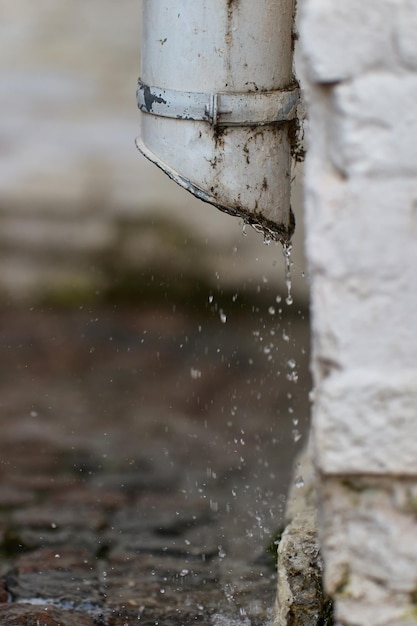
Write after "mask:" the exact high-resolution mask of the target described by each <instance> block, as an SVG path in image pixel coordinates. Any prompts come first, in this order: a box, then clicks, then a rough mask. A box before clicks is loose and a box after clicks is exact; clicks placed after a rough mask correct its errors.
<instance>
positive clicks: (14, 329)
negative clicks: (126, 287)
mask: <svg viewBox="0 0 417 626" xmlns="http://www.w3.org/2000/svg"><path fill="white" fill-rule="evenodd" d="M271 298H272V296H271ZM281 306H282V305H280V304H277V303H276V302H275V300H273V299H272V300H271V301H269V302H268V301H267V300H264V301H263V302H262V303H261V304H258V305H256V306H254V305H252V306H248V307H246V309H245V310H243V311H242V310H241V309H239V307H237V306H235V307H234V308H233V306H232V303H230V307H229V309H227V316H226V313H223V310H224V311H226V308H227V307H226V308H224V309H221V308H219V307H216V306H215V302H214V303H211V304H210V306H207V307H206V310H205V311H204V312H203V313H202V312H201V310H199V311H196V312H194V313H193V312H192V311H191V310H190V309H189V308H187V307H179V306H177V307H175V306H174V307H172V306H167V305H166V304H165V305H164V304H161V303H160V304H158V305H153V306H150V305H148V306H147V307H142V306H140V305H138V304H136V305H135V306H131V307H126V306H125V307H120V306H114V305H111V306H110V305H107V306H104V305H100V306H98V305H97V306H94V307H89V306H84V307H81V308H76V309H72V310H57V309H54V308H50V307H44V308H41V307H34V308H32V307H25V308H20V309H7V310H6V309H5V310H4V311H3V312H1V313H0V324H1V326H0V341H1V343H0V354H1V360H0V368H1V377H0V427H1V438H0V551H1V558H0V624H7V625H8V626H11V625H19V626H20V625H36V626H43V625H58V624H59V625H60V626H72V625H77V626H84V625H93V624H94V625H108V626H122V625H125V624H129V625H130V624H143V625H144V624H146V625H150V624H152V625H155V624H161V625H163V626H170V625H173V626H174V625H175V626H180V625H182V624H183V625H186V626H188V625H189V624H194V623H201V624H205V625H212V626H237V625H242V626H249V625H252V626H256V625H265V624H268V623H269V621H270V620H271V619H272V608H273V603H274V597H275V570H274V563H273V557H272V558H271V553H270V552H269V551H268V546H269V545H270V544H271V542H273V540H274V538H275V537H276V534H277V532H278V531H279V528H280V526H281V524H282V515H283V508H284V504H285V494H286V491H287V489H288V485H289V481H290V476H291V464H292V459H293V457H294V455H295V454H296V453H297V452H298V451H299V449H300V446H301V445H302V443H303V442H304V441H305V432H306V427H307V418H308V400H307V398H308V390H309V387H310V382H309V377H308V354H307V351H308V321H307V319H306V315H305V314H304V313H303V312H300V311H298V309H297V305H296V304H294V305H292V307H287V306H286V305H284V306H283V308H284V311H283V314H279V312H278V309H279V308H280V307H281ZM301 435H302V436H301Z"/></svg>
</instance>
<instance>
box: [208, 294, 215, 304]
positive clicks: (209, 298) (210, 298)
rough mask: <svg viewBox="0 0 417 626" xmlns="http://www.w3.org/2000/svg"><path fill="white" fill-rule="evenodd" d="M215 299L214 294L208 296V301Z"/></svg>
mask: <svg viewBox="0 0 417 626" xmlns="http://www.w3.org/2000/svg"><path fill="white" fill-rule="evenodd" d="M213 300H214V296H212V295H210V296H209V297H208V301H209V302H210V304H211V303H212V302H213Z"/></svg>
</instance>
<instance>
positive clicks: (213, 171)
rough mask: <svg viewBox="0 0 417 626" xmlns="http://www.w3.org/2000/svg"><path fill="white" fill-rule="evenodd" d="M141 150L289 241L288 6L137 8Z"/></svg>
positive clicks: (245, 1)
mask: <svg viewBox="0 0 417 626" xmlns="http://www.w3.org/2000/svg"><path fill="white" fill-rule="evenodd" d="M142 6H143V20H142V24H143V34H142V62H141V65H142V67H141V76H140V79H139V83H138V92H137V94H138V106H139V108H140V110H141V111H142V113H143V114H142V115H141V133H140V138H138V139H137V146H138V148H139V150H140V151H141V152H142V153H143V154H144V155H145V156H146V157H147V158H148V159H150V160H151V161H153V162H154V163H155V164H156V165H158V166H159V167H160V168H161V169H162V170H163V171H164V172H166V173H167V174H168V175H169V176H170V177H171V178H172V179H173V180H175V181H176V182H177V183H179V184H180V185H181V186H182V187H184V188H185V189H187V190H188V191H190V192H191V193H193V194H194V195H196V196H197V197H198V198H200V199H202V200H204V201H206V202H209V203H211V204H214V205H215V206H217V207H218V208H219V209H221V210H223V211H225V212H227V213H230V214H232V215H238V216H241V217H242V218H243V219H244V220H245V221H246V222H248V223H251V224H254V225H255V226H256V225H257V226H258V227H260V228H261V229H262V230H263V231H264V232H265V233H266V235H267V236H268V237H271V238H273V239H280V240H283V241H285V240H288V239H289V238H290V237H291V234H292V231H293V229H294V220H293V217H292V213H291V208H290V182H291V181H290V165H291V154H290V152H291V138H290V134H291V133H290V130H291V120H292V119H293V118H294V117H295V113H296V108H297V101H298V89H297V85H296V83H295V81H294V78H293V71H292V27H293V13H294V0H258V1H257V2H254V0H199V1H197V0H177V1H174V0H143V5H142Z"/></svg>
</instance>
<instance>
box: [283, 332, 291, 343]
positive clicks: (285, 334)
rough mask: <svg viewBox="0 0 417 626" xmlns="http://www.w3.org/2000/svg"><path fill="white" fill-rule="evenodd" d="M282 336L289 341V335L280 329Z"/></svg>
mask: <svg viewBox="0 0 417 626" xmlns="http://www.w3.org/2000/svg"><path fill="white" fill-rule="evenodd" d="M282 338H283V340H284V341H289V340H290V336H289V335H287V333H286V332H285V330H283V331H282Z"/></svg>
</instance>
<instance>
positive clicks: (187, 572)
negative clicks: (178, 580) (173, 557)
mask: <svg viewBox="0 0 417 626" xmlns="http://www.w3.org/2000/svg"><path fill="white" fill-rule="evenodd" d="M189 573H190V570H188V569H182V570H181V571H180V576H187V574H189Z"/></svg>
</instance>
